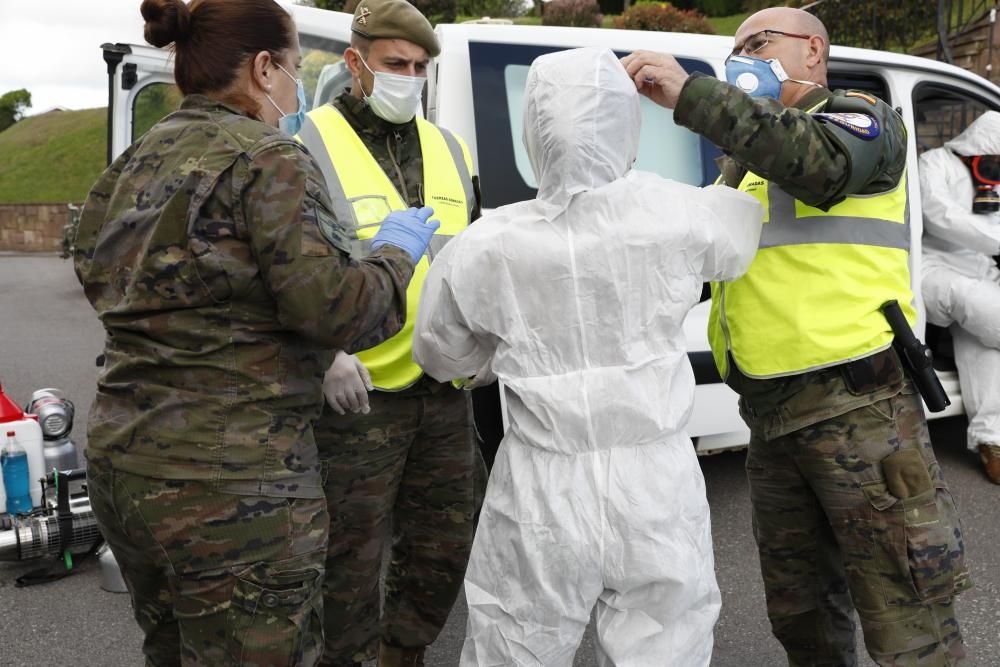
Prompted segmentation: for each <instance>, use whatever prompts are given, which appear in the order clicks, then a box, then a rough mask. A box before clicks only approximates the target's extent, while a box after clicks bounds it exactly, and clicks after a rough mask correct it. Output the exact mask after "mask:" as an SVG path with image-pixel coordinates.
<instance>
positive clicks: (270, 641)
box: [87, 461, 329, 667]
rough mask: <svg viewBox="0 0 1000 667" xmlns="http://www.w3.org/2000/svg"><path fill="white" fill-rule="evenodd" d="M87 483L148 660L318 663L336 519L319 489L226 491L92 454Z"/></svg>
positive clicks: (162, 666) (266, 665)
mask: <svg viewBox="0 0 1000 667" xmlns="http://www.w3.org/2000/svg"><path fill="white" fill-rule="evenodd" d="M87 486H88V493H89V495H90V502H91V505H92V506H93V509H94V514H95V515H96V517H97V521H98V524H99V526H100V529H101V532H102V533H103V534H104V537H105V539H106V540H107V542H108V544H109V545H110V546H111V550H112V552H113V553H114V555H115V559H116V560H117V561H118V565H119V567H120V569H121V573H122V577H123V578H124V580H125V584H126V586H127V587H128V590H129V593H130V594H131V597H132V610H133V612H134V614H135V619H136V621H137V622H138V623H139V626H140V628H142V631H143V633H144V634H145V640H144V642H143V646H142V651H143V653H144V654H145V656H146V664H147V665H150V666H153V667H166V666H168V665H186V666H192V667H193V666H206V667H208V666H211V667H218V666H224V665H241V666H242V665H247V666H251V665H253V666H259V667H273V666H274V665H282V666H286V665H287V666H292V665H296V666H297V665H315V664H316V663H317V661H318V660H319V659H320V656H321V654H322V646H323V624H322V615H323V598H322V594H321V587H322V580H323V561H324V557H325V554H326V544H327V531H328V530H329V519H328V517H327V513H326V502H325V501H324V500H323V499H322V498H316V499H309V498H271V497H260V496H238V495H231V494H223V493H218V492H215V491H213V490H211V489H210V488H209V487H208V486H206V485H205V484H203V483H200V482H189V481H177V480H160V479H152V478H148V477H141V476H138V475H133V474H129V473H125V472H121V471H117V470H114V469H112V468H110V467H109V466H106V465H100V464H99V463H95V462H94V461H91V462H90V463H89V465H88V473H87Z"/></svg>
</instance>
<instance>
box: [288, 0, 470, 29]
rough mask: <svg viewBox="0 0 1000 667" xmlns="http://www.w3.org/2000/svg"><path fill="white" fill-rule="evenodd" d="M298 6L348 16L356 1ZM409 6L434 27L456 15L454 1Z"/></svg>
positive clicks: (307, 0) (304, 0) (420, 0)
mask: <svg viewBox="0 0 1000 667" xmlns="http://www.w3.org/2000/svg"><path fill="white" fill-rule="evenodd" d="M298 4H300V5H311V6H313V7H319V8H320V9H330V10H332V11H335V12H347V13H348V14H350V13H352V12H353V11H354V8H355V7H357V6H358V0H298ZM410 4H412V5H413V6H414V7H416V8H417V9H419V10H420V12H421V13H422V14H423V15H424V16H426V17H427V20H428V21H430V22H431V23H432V24H435V25H436V24H438V23H452V22H453V21H454V20H455V16H456V14H457V12H456V0H410Z"/></svg>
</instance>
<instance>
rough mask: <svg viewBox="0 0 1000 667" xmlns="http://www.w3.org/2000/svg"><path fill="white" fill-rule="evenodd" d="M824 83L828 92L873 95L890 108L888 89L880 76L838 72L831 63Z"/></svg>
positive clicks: (890, 99)
mask: <svg viewBox="0 0 1000 667" xmlns="http://www.w3.org/2000/svg"><path fill="white" fill-rule="evenodd" d="M826 82H827V87H828V88H829V89H830V90H859V91H861V92H863V93H868V94H869V95H874V96H875V97H877V98H879V99H881V100H882V101H883V102H885V103H886V104H888V105H890V106H892V98H891V97H890V96H889V87H888V86H887V85H886V83H885V79H883V78H882V77H880V76H875V75H874V74H866V73H863V72H851V71H849V70H838V69H837V68H836V65H835V64H833V63H831V64H830V72H829V73H828V74H827V76H826Z"/></svg>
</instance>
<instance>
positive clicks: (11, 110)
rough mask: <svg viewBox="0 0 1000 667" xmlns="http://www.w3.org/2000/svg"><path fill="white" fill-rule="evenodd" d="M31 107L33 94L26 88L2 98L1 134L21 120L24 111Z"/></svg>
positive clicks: (4, 95)
mask: <svg viewBox="0 0 1000 667" xmlns="http://www.w3.org/2000/svg"><path fill="white" fill-rule="evenodd" d="M30 106H31V93H29V92H28V91H27V90H25V89H24V88H21V89H20V90H12V91H10V92H9V93H4V94H3V96H0V132H3V131H4V130H6V129H7V128H8V127H10V126H11V125H13V124H14V123H16V122H17V121H19V120H21V118H22V117H23V116H24V110H25V109H27V108H29V107H30Z"/></svg>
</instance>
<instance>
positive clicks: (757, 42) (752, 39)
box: [726, 30, 812, 64]
mask: <svg viewBox="0 0 1000 667" xmlns="http://www.w3.org/2000/svg"><path fill="white" fill-rule="evenodd" d="M775 35H781V36H782V37H794V38H796V39H809V38H810V37H811V36H812V35H799V34H796V33H794V32H783V31H781V30H761V31H760V32H755V33H754V34H752V35H750V36H749V37H747V38H746V41H744V42H743V45H742V46H737V47H734V48H733V52H732V53H730V54H729V55H728V56H726V63H727V64H728V63H729V59H730V58H732V57H733V56H740V55H746V56H749V55H753V54H754V53H757V52H758V51H760V50H761V49H763V48H764V47H765V46H767V45H768V44H769V43H770V41H771V40H772V39H773V38H774V36H775Z"/></svg>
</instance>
